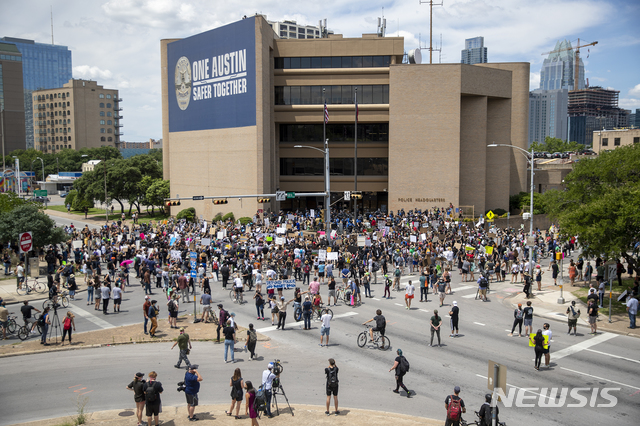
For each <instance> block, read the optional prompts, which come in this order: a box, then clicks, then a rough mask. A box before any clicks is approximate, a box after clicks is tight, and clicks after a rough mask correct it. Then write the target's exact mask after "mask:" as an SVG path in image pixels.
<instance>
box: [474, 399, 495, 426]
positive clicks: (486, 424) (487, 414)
mask: <svg viewBox="0 0 640 426" xmlns="http://www.w3.org/2000/svg"><path fill="white" fill-rule="evenodd" d="M484 399H485V403H484V404H482V407H480V412H479V413H478V417H480V426H491V423H492V421H491V420H489V419H492V414H493V413H492V411H493V408H491V394H490V393H488V394H486V395H485V396H484ZM495 410H496V423H498V422H499V421H500V419H499V418H498V414H499V413H500V409H498V406H497V405H496V406H495ZM487 420H489V421H487Z"/></svg>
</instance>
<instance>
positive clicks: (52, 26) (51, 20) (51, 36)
mask: <svg viewBox="0 0 640 426" xmlns="http://www.w3.org/2000/svg"><path fill="white" fill-rule="evenodd" d="M51 44H52V45H53V44H54V43H53V6H51Z"/></svg>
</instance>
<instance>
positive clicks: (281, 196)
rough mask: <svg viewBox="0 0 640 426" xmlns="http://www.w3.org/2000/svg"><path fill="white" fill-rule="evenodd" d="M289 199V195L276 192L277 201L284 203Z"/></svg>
mask: <svg viewBox="0 0 640 426" xmlns="http://www.w3.org/2000/svg"><path fill="white" fill-rule="evenodd" d="M286 199H287V193H286V192H284V191H276V201H284V200H286Z"/></svg>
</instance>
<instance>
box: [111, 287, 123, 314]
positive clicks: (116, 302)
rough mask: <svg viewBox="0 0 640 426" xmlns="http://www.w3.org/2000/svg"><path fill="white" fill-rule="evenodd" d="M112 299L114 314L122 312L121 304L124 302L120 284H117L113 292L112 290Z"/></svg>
mask: <svg viewBox="0 0 640 426" xmlns="http://www.w3.org/2000/svg"><path fill="white" fill-rule="evenodd" d="M111 298H112V299H113V312H120V303H121V302H122V290H121V289H120V283H116V285H115V286H114V287H113V290H111Z"/></svg>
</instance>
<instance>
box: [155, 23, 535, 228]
mask: <svg viewBox="0 0 640 426" xmlns="http://www.w3.org/2000/svg"><path fill="white" fill-rule="evenodd" d="M255 29H256V32H255V37H256V41H255V42H256V58H255V61H256V85H255V86H256V125H255V126H247V127H240V128H227V129H216V130H200V131H185V132H170V131H169V124H168V123H169V104H168V102H169V98H170V97H169V90H171V87H170V82H169V81H168V78H169V73H168V69H169V68H170V67H174V66H175V64H168V63H167V61H168V45H169V44H170V43H171V42H173V41H175V40H163V41H162V42H161V73H162V111H163V135H162V136H163V148H164V149H163V155H164V163H163V165H164V178H165V179H170V180H171V197H173V198H175V197H177V196H180V197H192V196H194V195H204V196H230V198H228V204H224V205H213V204H212V203H211V201H210V200H205V201H189V200H183V201H182V202H181V206H180V207H175V208H173V209H172V212H171V213H172V214H176V213H177V212H178V211H179V210H181V209H184V208H186V207H195V208H196V211H197V214H198V215H202V216H203V218H205V219H211V218H212V217H213V216H215V215H216V214H217V213H227V212H234V214H235V216H236V217H240V216H252V215H253V214H255V213H256V211H257V210H258V209H260V208H265V209H267V208H271V209H296V208H321V207H323V204H324V202H323V200H322V197H317V198H309V199H294V200H287V201H286V202H282V203H276V202H275V201H274V200H272V201H271V202H270V203H269V204H265V205H263V204H258V203H257V201H256V200H255V198H245V199H243V200H242V201H240V200H238V198H232V197H231V196H233V195H250V194H272V193H275V191H276V190H282V191H294V192H322V191H324V177H323V175H322V173H319V174H318V173H313V172H312V171H311V170H307V169H305V170H301V169H300V167H299V166H293V167H292V170H293V172H291V173H288V172H287V173H285V170H283V169H282V165H288V164H297V163H299V162H300V160H305V161H306V160H312V161H315V162H316V163H317V164H323V160H322V154H321V153H320V152H317V151H314V150H310V149H297V148H295V147H294V146H295V145H308V146H312V147H316V148H320V149H322V148H323V141H322V136H319V137H318V136H317V132H316V131H319V132H320V135H322V124H323V117H324V114H323V104H322V102H314V101H313V100H311V101H309V100H305V97H304V96H302V98H300V99H302V101H299V99H296V102H292V103H289V104H287V103H285V102H281V103H280V102H279V103H276V100H275V91H276V88H279V87H283V88H287V89H289V88H297V87H298V86H300V88H301V89H300V90H301V91H302V88H304V87H311V89H313V88H318V86H321V87H322V88H324V89H326V90H332V92H331V93H332V94H335V93H336V92H335V90H336V88H337V90H343V91H342V92H341V93H342V98H340V97H338V98H336V97H335V96H333V97H331V96H328V95H325V96H326V97H327V98H328V100H327V109H328V111H329V123H328V124H327V129H329V127H330V126H337V128H338V131H336V130H335V129H336V127H334V128H332V129H331V132H333V133H331V134H332V135H334V137H333V139H330V140H329V149H330V157H331V161H332V163H331V169H332V173H331V192H332V198H331V201H332V203H334V202H341V201H340V198H341V197H342V192H343V191H353V190H354V176H353V162H354V143H353V130H352V129H353V127H354V125H355V105H354V102H353V99H352V96H351V95H352V93H355V89H356V88H357V89H358V111H359V113H358V135H361V131H362V132H364V130H365V129H366V131H367V132H369V130H370V129H373V128H375V129H378V130H376V131H378V132H379V133H376V135H378V136H377V137H378V138H377V139H376V138H374V137H372V136H370V134H368V133H364V137H365V138H368V139H366V140H363V139H362V138H361V136H358V138H359V140H358V167H359V168H358V170H359V173H358V184H357V185H358V190H359V191H363V199H362V200H361V201H360V202H359V203H358V205H359V206H364V208H365V209H371V210H376V209H378V208H386V209H387V210H394V211H395V210H398V209H400V208H405V210H406V209H412V208H422V209H426V208H431V207H433V206H448V205H449V203H452V204H454V205H456V206H457V205H473V206H474V207H475V211H476V212H480V211H482V212H484V210H487V209H493V208H504V209H507V208H508V202H509V195H510V194H514V193H518V192H520V191H525V190H526V189H527V188H528V184H527V182H528V174H527V161H526V159H525V158H524V157H523V156H522V155H520V154H519V153H516V152H514V151H513V150H511V149H509V148H487V145H488V144H491V143H504V144H514V145H516V146H519V147H522V148H523V149H526V148H527V136H528V132H527V120H528V105H529V64H528V63H505V64H482V65H463V64H450V65H444V64H436V65H408V64H401V62H402V56H403V54H404V40H403V38H401V37H384V38H381V37H378V36H377V35H376V34H364V35H363V36H362V38H354V39H347V38H343V37H342V36H341V35H330V36H329V37H328V38H324V39H315V40H296V39H290V40H279V39H277V38H276V37H274V33H273V30H272V29H271V27H270V26H269V24H268V23H267V22H266V21H265V20H264V19H263V18H261V17H256V18H255ZM279 58H285V59H286V58H311V59H312V60H313V59H314V58H322V59H323V60H327V59H328V61H329V62H328V63H331V60H332V59H333V58H338V59H340V58H346V59H344V61H348V62H342V63H349V64H353V65H355V64H358V66H353V65H352V66H351V67H340V66H338V67H336V66H335V64H334V66H333V67H331V66H324V67H315V68H314V67H310V66H308V67H306V68H303V67H299V68H294V67H293V66H292V67H288V68H287V67H286V66H285V67H278V68H276V66H275V65H274V64H277V63H278V62H277V61H278V60H279ZM371 58H373V59H371ZM371 61H373V62H371ZM376 61H384V64H385V65H380V63H382V62H376ZM319 62H320V61H317V62H316V63H319ZM292 63H293V61H292ZM307 63H314V62H309V61H307ZM367 63H369V65H366V64H367ZM371 63H372V64H374V65H375V64H377V66H372V65H371ZM345 87H346V89H344V88H345ZM332 88H333V89H332ZM367 90H373V92H367ZM376 90H382V91H383V92H382V93H386V94H388V101H385V102H382V103H380V102H379V99H386V98H384V96H386V95H383V97H376V95H375V94H376V93H377V92H376ZM385 91H386V92H385ZM338 93H340V92H338ZM367 93H373V97H371V96H372V95H367ZM367 96H369V97H367ZM323 99H325V97H324V96H323ZM292 100H293V97H292ZM336 100H337V101H336ZM334 101H335V102H334ZM374 101H375V103H374ZM367 126H373V127H371V128H369V127H367ZM375 126H377V127H375ZM380 129H382V130H380ZM289 131H295V132H298V133H295V135H294V136H291V135H285V133H286V132H289ZM304 131H308V134H307V133H304ZM283 132H285V133H283ZM314 132H315V133H314ZM339 132H343V133H344V134H343V135H341V134H339ZM329 133H330V132H329V131H328V134H329ZM301 135H302V136H301ZM305 135H306V136H305ZM519 157H522V159H521V158H519ZM334 161H335V164H334V163H333V162H334ZM361 161H363V162H370V163H371V164H370V165H368V166H366V167H369V168H368V169H367V174H361V173H363V172H364V171H363V170H362V169H361V168H360V162H361ZM376 161H377V162H376ZM316 163H314V164H316ZM349 164H350V165H351V166H349ZM367 164H369V163H367ZM321 167H322V166H321ZM383 171H384V173H383ZM369 172H370V173H369Z"/></svg>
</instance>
